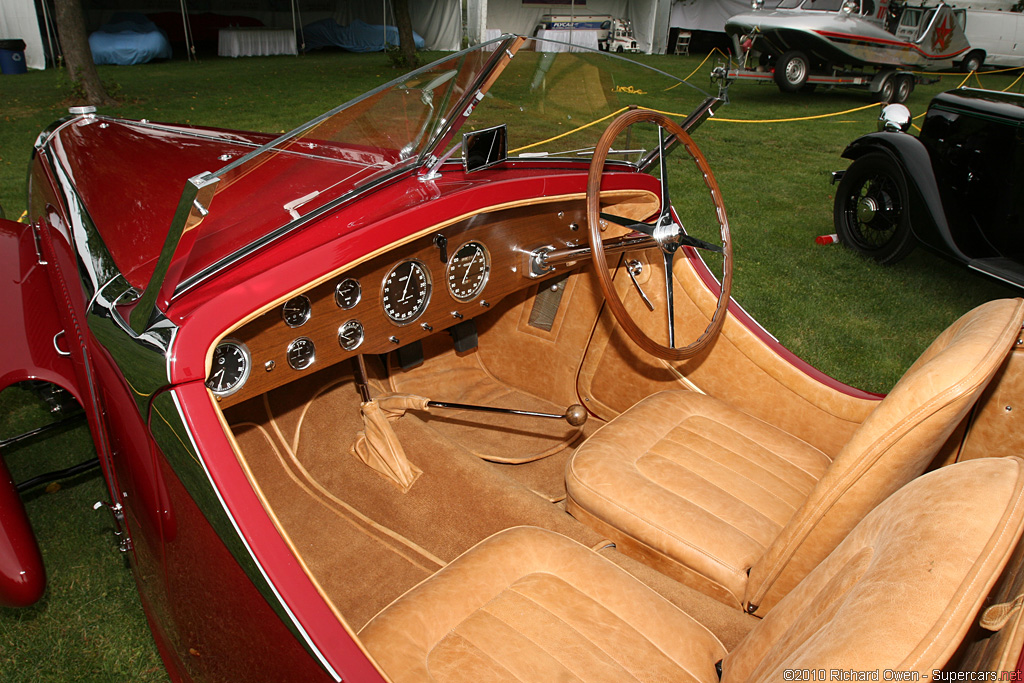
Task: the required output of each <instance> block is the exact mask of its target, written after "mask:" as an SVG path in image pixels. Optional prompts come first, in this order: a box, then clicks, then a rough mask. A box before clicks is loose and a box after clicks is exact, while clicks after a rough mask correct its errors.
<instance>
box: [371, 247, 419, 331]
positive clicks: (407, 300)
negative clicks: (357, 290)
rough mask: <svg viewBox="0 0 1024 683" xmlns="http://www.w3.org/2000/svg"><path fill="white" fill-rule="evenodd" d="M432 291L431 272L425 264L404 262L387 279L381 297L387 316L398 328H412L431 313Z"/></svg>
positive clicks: (412, 261)
mask: <svg viewBox="0 0 1024 683" xmlns="http://www.w3.org/2000/svg"><path fill="white" fill-rule="evenodd" d="M430 289H431V283H430V271H429V270H427V267H426V266H425V265H423V262H422V261H415V260H410V261H402V262H401V263H399V264H398V265H397V266H395V267H394V268H392V269H391V271H390V272H389V273H388V274H387V277H385V278H384V284H383V287H382V290H381V296H380V301H381V305H382V306H383V307H384V314H385V315H387V316H388V319H389V320H391V322H393V323H395V324H396V325H408V324H409V323H411V322H412V321H414V320H416V318H418V317H420V316H421V315H423V311H425V310H427V304H428V303H430Z"/></svg>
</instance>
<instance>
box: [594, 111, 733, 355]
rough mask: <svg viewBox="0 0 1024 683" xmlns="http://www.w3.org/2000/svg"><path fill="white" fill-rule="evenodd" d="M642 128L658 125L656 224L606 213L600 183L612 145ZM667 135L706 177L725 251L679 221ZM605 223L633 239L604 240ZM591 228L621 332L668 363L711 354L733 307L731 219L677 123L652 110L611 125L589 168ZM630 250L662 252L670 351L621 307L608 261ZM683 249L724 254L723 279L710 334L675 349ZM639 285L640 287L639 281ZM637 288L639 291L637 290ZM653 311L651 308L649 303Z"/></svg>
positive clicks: (700, 158)
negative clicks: (677, 272)
mask: <svg viewBox="0 0 1024 683" xmlns="http://www.w3.org/2000/svg"><path fill="white" fill-rule="evenodd" d="M642 122H649V123H654V124H656V125H657V126H658V147H659V151H658V154H659V157H660V158H659V164H658V170H659V174H660V177H659V178H658V184H659V191H660V193H661V197H660V206H659V210H658V215H657V218H656V219H655V220H654V222H653V223H643V222H639V221H635V220H630V219H627V218H622V217H621V216H615V215H613V214H609V213H604V212H602V211H601V179H602V176H603V174H604V164H605V161H606V159H607V158H608V153H609V151H610V150H611V148H612V144H613V143H614V141H615V138H616V137H617V136H618V135H619V134H620V133H622V132H623V131H624V130H626V129H627V128H628V127H630V126H632V125H634V124H637V123H642ZM666 132H668V133H669V136H668V138H667V139H668V140H669V141H673V140H678V141H679V142H680V143H682V144H680V145H678V147H681V148H683V149H685V150H686V152H687V153H688V154H689V155H690V157H691V158H692V159H693V161H695V162H696V164H697V167H698V169H699V170H700V172H701V174H702V175H703V180H704V184H705V185H706V187H707V189H708V191H709V193H710V198H711V202H712V204H713V205H714V209H715V215H716V217H717V220H718V223H719V228H720V235H721V244H720V245H718V244H712V243H711V242H708V241H705V240H702V239H700V238H698V237H694V236H692V235H689V234H687V232H686V230H685V229H684V228H683V226H682V225H681V224H680V222H679V221H678V220H677V219H676V216H675V212H674V211H673V208H672V203H671V199H670V194H669V177H668V163H667V160H666V157H667V145H666V135H665V133H666ZM602 220H603V221H607V222H609V223H613V224H615V225H618V226H621V227H624V228H628V229H629V230H633V231H634V233H633V234H632V235H627V236H625V237H618V238H611V239H608V240H603V239H602V236H601V222H602ZM587 222H588V224H589V228H590V230H589V238H590V254H591V258H592V260H593V263H594V267H595V270H596V273H597V276H598V284H599V285H600V287H601V292H602V294H604V297H605V300H606V301H607V303H608V307H609V310H610V311H611V312H612V314H613V315H614V316H615V318H616V320H617V321H618V323H619V324H620V325H621V326H622V329H623V331H625V333H626V334H627V335H628V336H629V337H630V338H631V339H632V340H633V341H634V342H635V343H636V344H637V345H638V346H639V347H640V348H641V349H643V350H644V351H647V352H648V353H651V354H652V355H654V356H657V357H658V358H663V359H665V360H671V361H678V360H685V359H686V358H691V357H693V356H695V355H697V354H698V353H700V352H701V351H703V350H704V349H705V348H707V346H708V345H709V344H710V343H711V342H712V341H713V340H714V338H715V337H716V336H717V335H718V333H719V332H720V331H721V328H722V324H723V323H724V321H725V313H726V310H727V308H728V304H729V294H730V291H731V287H732V240H731V237H730V233H729V224H728V220H727V219H726V213H725V206H724V205H723V204H722V200H721V192H720V191H719V189H718V183H717V181H716V180H715V177H714V174H713V173H712V172H711V169H710V167H709V166H708V163H707V160H706V159H705V158H704V155H703V154H702V153H701V151H700V149H699V148H698V147H697V145H696V144H695V143H694V142H693V140H692V139H691V138H690V136H689V135H688V134H687V133H686V131H684V130H683V128H682V127H681V126H680V125H679V124H678V123H676V122H675V121H673V120H672V119H670V118H669V117H667V116H665V115H664V114H660V113H658V112H655V111H651V110H647V109H633V110H630V111H627V112H626V113H624V114H622V115H621V116H619V117H618V118H616V119H615V120H614V121H612V123H611V125H609V126H608V129H607V130H606V131H605V132H604V134H603V135H602V136H601V140H600V141H599V142H598V144H597V148H596V149H595V150H594V155H593V157H592V159H591V163H590V173H589V175H588V177H587ZM637 233H641V234H637ZM641 235H642V236H641ZM627 246H628V249H629V250H633V249H649V248H658V249H660V250H661V253H662V260H663V263H664V269H665V307H666V315H667V316H668V345H667V346H666V345H663V344H661V343H659V342H657V341H655V340H654V339H652V338H651V337H650V336H649V335H648V334H647V333H646V332H644V331H643V330H642V329H641V328H640V326H639V325H638V324H637V322H636V320H634V318H633V316H632V315H631V314H630V313H629V311H628V310H627V309H626V307H625V305H624V304H623V303H622V300H621V299H620V298H619V295H618V293H617V291H616V289H615V286H614V284H613V282H612V274H611V272H610V271H609V268H608V263H607V260H606V258H607V254H614V253H622V252H624V251H626V250H627V248H626V247H627ZM680 247H692V248H694V249H700V250H704V251H710V252H714V253H717V254H720V255H721V264H722V274H721V278H720V281H721V288H720V290H719V292H718V301H717V303H716V306H715V310H714V312H713V313H712V315H711V320H710V322H709V323H708V325H707V327H706V329H705V330H704V332H703V333H701V334H700V335H699V336H698V337H697V339H696V340H695V341H693V342H692V343H690V344H688V345H686V346H680V347H676V319H675V291H674V275H673V269H672V267H673V264H674V261H675V255H676V252H677V251H678V250H679V248H680ZM687 258H690V255H687ZM631 276H632V273H631ZM634 284H637V283H636V280H635V279H634ZM637 287H638V288H639V285H638V284H637ZM641 292H642V290H641ZM648 306H650V304H649V303H648Z"/></svg>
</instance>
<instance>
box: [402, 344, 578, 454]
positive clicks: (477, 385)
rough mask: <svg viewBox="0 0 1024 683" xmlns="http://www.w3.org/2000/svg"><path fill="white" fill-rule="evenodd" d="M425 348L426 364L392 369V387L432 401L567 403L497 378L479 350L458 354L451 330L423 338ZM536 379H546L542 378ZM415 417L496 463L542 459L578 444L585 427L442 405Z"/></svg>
mask: <svg viewBox="0 0 1024 683" xmlns="http://www.w3.org/2000/svg"><path fill="white" fill-rule="evenodd" d="M423 351H424V357H425V361H424V363H423V365H421V366H419V367H416V368H413V369H412V370H410V371H403V370H402V369H401V368H400V367H391V368H390V371H391V389H392V391H395V392H396V393H403V394H418V395H420V396H426V397H427V398H429V399H431V400H432V401H448V402H452V403H468V404H474V405H484V406H492V407H497V408H514V409H517V410H529V411H534V412H541V413H554V414H558V415H561V414H563V413H564V412H565V409H566V408H567V407H568V406H559V405H555V404H554V403H552V402H550V401H548V400H546V399H544V398H541V397H540V396H535V395H532V394H529V393H526V392H525V391H523V390H521V389H517V388H515V387H511V386H509V385H507V384H504V383H502V382H499V381H498V380H496V379H494V377H492V376H491V375H490V373H488V372H487V370H486V369H485V368H484V367H483V366H482V365H481V364H480V362H479V360H478V357H477V354H476V353H474V352H472V351H470V352H469V353H466V354H464V355H462V356H460V355H458V354H456V353H455V351H454V350H453V349H452V343H451V339H450V338H449V337H448V335H445V334H440V335H434V336H433V337H431V338H430V339H428V340H424V344H423ZM537 381H538V382H543V381H544V379H543V377H538V378H537ZM538 393H539V392H538ZM415 417H416V418H417V419H419V420H422V421H423V423H424V424H425V425H427V426H428V427H429V428H430V429H432V430H434V431H436V432H437V433H438V434H440V435H442V436H443V437H445V438H447V439H449V440H452V441H455V442H457V443H461V444H462V445H463V446H464V447H465V448H466V449H467V450H468V451H469V452H470V453H473V454H474V455H476V456H478V457H480V458H483V459H484V460H490V461H492V462H505V463H523V462H530V461H532V460H538V459H540V458H545V457H547V456H549V455H553V454H556V453H559V452H560V451H565V450H566V448H569V449H570V450H571V449H573V448H575V447H576V446H577V445H579V443H580V442H581V441H582V436H583V429H582V428H581V427H573V426H571V425H569V424H568V423H566V422H565V421H564V420H560V419H547V418H535V417H521V416H510V415H501V414H496V413H480V412H471V411H466V410H440V409H439V410H431V412H430V413H427V414H422V413H419V414H416V415H415ZM466 429H472V430H473V432H472V434H473V437H472V439H466Z"/></svg>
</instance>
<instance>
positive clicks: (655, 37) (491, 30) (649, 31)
mask: <svg viewBox="0 0 1024 683" xmlns="http://www.w3.org/2000/svg"><path fill="white" fill-rule="evenodd" d="M670 5H671V0H585V2H575V3H573V2H571V1H567V2H566V3H565V4H562V5H553V4H550V3H535V4H530V3H528V1H527V0H467V3H466V15H467V16H466V33H467V35H468V37H469V42H470V43H472V44H476V43H480V42H483V41H484V40H487V39H489V38H493V37H495V36H497V35H500V34H501V33H519V34H522V35H533V29H534V28H535V27H536V26H537V20H538V19H540V18H541V16H543V15H545V14H560V15H575V16H580V15H587V14H601V15H610V16H612V17H617V18H623V19H629V20H630V21H631V22H632V23H633V34H634V36H635V37H636V42H637V46H638V47H639V48H640V49H641V50H643V51H644V52H649V53H655V54H657V53H663V52H665V48H666V45H667V43H668V19H669V11H670Z"/></svg>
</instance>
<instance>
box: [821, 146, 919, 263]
mask: <svg viewBox="0 0 1024 683" xmlns="http://www.w3.org/2000/svg"><path fill="white" fill-rule="evenodd" d="M908 213H909V207H908V205H907V183H906V180H905V179H904V177H903V171H902V170H901V169H900V167H899V166H898V165H897V164H896V162H895V161H893V159H892V158H890V157H889V156H888V155H886V154H883V153H880V152H874V153H871V154H865V155H864V156H862V157H860V158H858V159H857V160H856V161H854V162H853V163H852V164H850V168H848V169H847V170H846V173H845V174H844V175H843V179H842V181H840V183H839V190H838V191H837V192H836V203H835V210H834V212H833V217H834V219H835V226H836V232H837V233H838V235H839V241H840V242H842V243H843V244H845V245H846V246H848V247H850V248H851V249H853V250H855V251H858V252H860V253H862V254H864V255H865V256H870V257H871V258H873V259H874V260H876V261H878V262H879V263H881V264H883V265H888V264H890V263H895V262H897V261H899V260H900V259H902V258H904V257H905V256H906V255H907V254H909V253H910V252H911V250H912V249H913V248H914V239H913V235H912V234H911V231H910V220H909V216H908Z"/></svg>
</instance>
